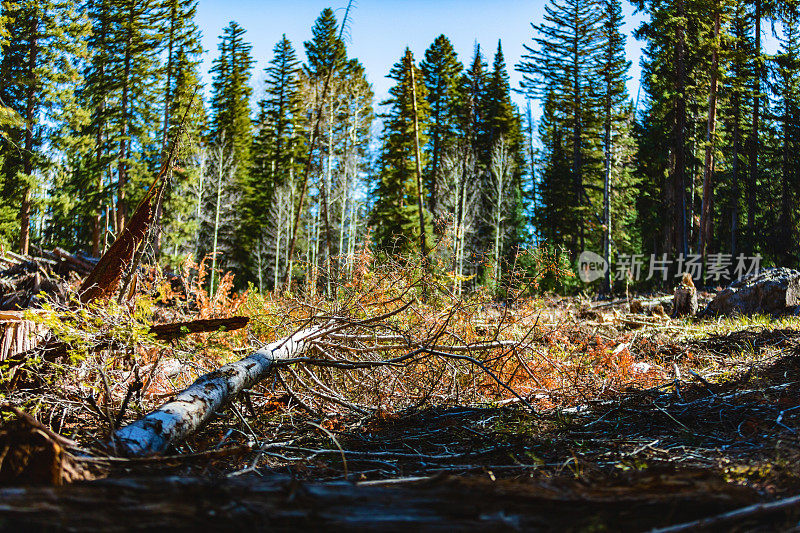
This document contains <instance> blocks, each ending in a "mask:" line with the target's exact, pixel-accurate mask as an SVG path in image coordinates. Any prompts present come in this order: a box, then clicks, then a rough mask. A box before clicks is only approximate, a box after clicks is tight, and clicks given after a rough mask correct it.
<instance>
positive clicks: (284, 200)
mask: <svg viewBox="0 0 800 533" xmlns="http://www.w3.org/2000/svg"><path fill="white" fill-rule="evenodd" d="M273 52H274V55H273V58H272V60H271V61H270V63H269V65H268V66H267V67H266V69H265V73H266V82H265V87H264V98H263V99H261V101H259V103H258V108H259V110H258V117H257V118H256V121H255V131H256V134H255V138H254V142H253V166H252V170H251V176H250V180H251V183H252V185H251V187H250V189H251V190H252V191H253V193H252V196H251V197H250V198H248V199H247V203H248V206H249V207H248V209H247V212H248V216H250V217H252V219H253V220H252V222H251V225H253V226H254V227H255V228H256V230H255V232H256V234H257V235H258V239H257V243H256V249H257V252H258V254H256V264H255V265H254V266H253V268H254V269H255V271H256V274H257V275H256V277H257V278H258V279H259V286H260V287H262V286H263V284H264V282H263V271H264V270H265V268H266V265H269V266H270V267H272V268H273V270H274V271H273V275H272V276H270V279H272V280H273V283H275V280H278V279H279V277H280V274H279V273H278V271H277V268H278V267H279V266H280V256H281V252H282V250H281V249H280V247H281V244H284V245H285V243H286V241H288V235H289V233H287V232H286V229H287V228H286V227H285V226H288V225H290V224H292V223H293V222H294V221H293V218H292V216H291V215H293V214H294V209H295V208H294V201H295V198H294V196H295V192H296V191H295V184H294V180H295V176H296V175H297V174H299V173H300V172H302V168H301V162H302V157H303V154H302V153H301V149H302V148H303V146H304V145H303V143H302V135H301V133H302V132H301V131H300V130H301V128H302V121H303V118H304V117H303V116H302V109H301V102H300V87H299V85H300V72H301V71H300V62H299V61H298V60H297V57H296V55H295V51H294V48H293V47H292V44H291V42H290V41H289V40H288V39H287V38H286V35H284V36H283V38H282V39H281V40H280V41H278V43H277V44H276V45H275V47H274V49H273ZM278 189H280V191H279V190H278ZM278 204H279V205H278ZM265 206H269V209H265ZM276 215H280V216H276ZM274 222H279V223H280V224H281V225H282V226H275V224H274ZM268 228H272V230H271V232H267V233H269V235H267V233H265V232H266V230H267V229H268ZM265 236H268V237H270V238H271V239H272V240H273V241H274V242H273V243H272V245H271V246H268V245H267V243H264V242H263V241H264V237H265ZM281 237H283V241H281ZM267 250H269V253H267ZM273 254H274V255H273ZM270 255H272V259H271V260H269V261H267V260H266V258H267V256H270ZM259 262H260V263H261V264H258V263H259Z"/></svg>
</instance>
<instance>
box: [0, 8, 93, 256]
mask: <svg viewBox="0 0 800 533" xmlns="http://www.w3.org/2000/svg"><path fill="white" fill-rule="evenodd" d="M3 19H4V22H6V23H7V24H8V27H7V29H6V30H7V31H8V32H9V33H10V34H11V35H13V38H12V39H9V40H8V41H6V42H5V43H4V47H3V55H2V60H0V102H2V103H3V104H4V105H7V106H9V108H10V109H11V110H12V111H13V115H12V114H10V113H4V116H5V120H3V121H2V124H0V127H2V128H3V132H2V137H3V138H4V139H5V142H3V143H2V145H1V146H0V158H2V160H3V165H2V170H0V176H1V177H0V187H2V192H3V197H4V198H5V199H6V200H7V201H6V202H4V205H3V207H2V208H0V228H2V229H4V230H5V231H4V232H3V233H2V234H0V241H7V242H10V241H11V240H12V239H13V237H14V236H16V237H17V238H16V239H13V240H16V243H17V246H18V248H19V250H20V252H21V253H23V254H27V253H28V247H29V245H30V240H31V239H30V232H31V222H32V215H33V208H34V192H35V190H36V189H37V187H38V185H39V184H40V183H41V181H42V179H43V174H44V172H45V171H46V169H47V168H48V167H50V166H51V164H52V163H53V162H54V161H53V160H52V159H51V156H50V154H51V153H53V152H54V151H55V150H59V149H60V150H69V149H70V148H71V147H73V146H74V145H75V142H76V139H75V138H74V137H72V136H71V135H70V132H71V131H73V130H74V128H75V127H77V126H79V125H80V123H81V121H82V120H83V119H84V117H85V115H84V113H83V112H82V110H81V109H80V107H79V106H78V104H77V102H76V101H75V87H76V82H77V81H78V72H77V69H76V68H75V62H76V59H77V57H79V56H82V55H83V54H84V53H85V44H84V39H85V38H86V35H87V33H88V25H87V21H86V19H85V18H84V17H83V16H81V15H80V14H78V13H77V12H76V11H75V10H74V8H73V7H72V6H71V4H70V3H69V2H60V1H55V0H53V1H45V2H34V1H30V0H20V1H19V2H16V3H13V4H10V3H4V5H3ZM6 30H4V32H5V31H6ZM10 117H13V118H14V119H15V120H8V119H9V118H10ZM14 204H16V205H18V206H19V207H18V209H17V212H16V213H13V211H12V210H11V206H12V205H14ZM12 220H13V221H16V224H15V225H16V228H15V230H14V231H13V234H12V233H11V232H9V231H8V230H9V229H10V227H9V226H11V225H12Z"/></svg>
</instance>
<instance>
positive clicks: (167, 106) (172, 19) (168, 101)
mask: <svg viewBox="0 0 800 533" xmlns="http://www.w3.org/2000/svg"><path fill="white" fill-rule="evenodd" d="M177 3H178V1H177V0H171V2H170V4H171V5H170V15H169V37H168V40H167V43H168V44H167V81H166V85H165V88H164V125H163V128H162V132H161V154H162V155H163V156H166V154H167V152H168V151H169V146H168V139H169V123H170V121H171V118H172V117H171V114H172V70H173V57H172V56H173V48H174V45H175V24H176V22H177V17H178V14H177V7H178V6H177ZM161 213H162V203H161V202H159V204H158V207H157V208H156V218H155V221H154V225H153V231H154V233H155V236H154V239H153V240H154V244H153V251H154V252H155V255H156V258H158V257H159V256H160V255H161V223H160V222H161Z"/></svg>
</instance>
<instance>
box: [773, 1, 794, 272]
mask: <svg viewBox="0 0 800 533" xmlns="http://www.w3.org/2000/svg"><path fill="white" fill-rule="evenodd" d="M779 21H780V25H781V30H782V35H781V38H780V42H781V48H780V50H779V51H778V54H777V56H776V57H775V63H776V65H775V66H776V69H775V80H774V82H775V91H776V93H777V94H776V96H777V97H778V103H779V106H780V107H779V108H778V109H779V111H778V113H779V118H778V120H779V122H780V133H779V135H780V152H779V153H780V155H779V157H780V161H781V164H780V167H781V170H780V176H781V177H780V187H779V189H778V191H777V192H778V194H777V195H775V196H774V197H775V198H776V199H778V198H779V200H778V201H777V202H776V203H778V205H774V204H773V207H774V209H773V210H772V211H773V212H777V213H778V216H777V220H776V224H775V226H774V227H775V230H776V231H775V234H774V236H773V239H774V241H773V242H774V252H775V254H776V259H778V260H779V261H780V263H779V264H780V265H781V266H787V267H796V266H797V264H798V255H797V254H798V246H797V235H798V222H799V221H800V217H798V213H797V203H796V198H797V197H798V195H800V154H799V153H798V152H799V151H800V6H797V5H796V4H793V3H787V4H786V5H784V6H782V9H781V11H780V12H779Z"/></svg>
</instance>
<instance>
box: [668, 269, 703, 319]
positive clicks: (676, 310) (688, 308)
mask: <svg viewBox="0 0 800 533" xmlns="http://www.w3.org/2000/svg"><path fill="white" fill-rule="evenodd" d="M695 314H697V289H696V288H695V286H694V282H693V281H692V276H690V275H689V274H688V273H686V274H684V275H683V279H682V280H681V283H680V285H678V286H677V287H675V294H674V296H673V298H672V316H673V317H675V318H680V317H684V316H694V315H695Z"/></svg>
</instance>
